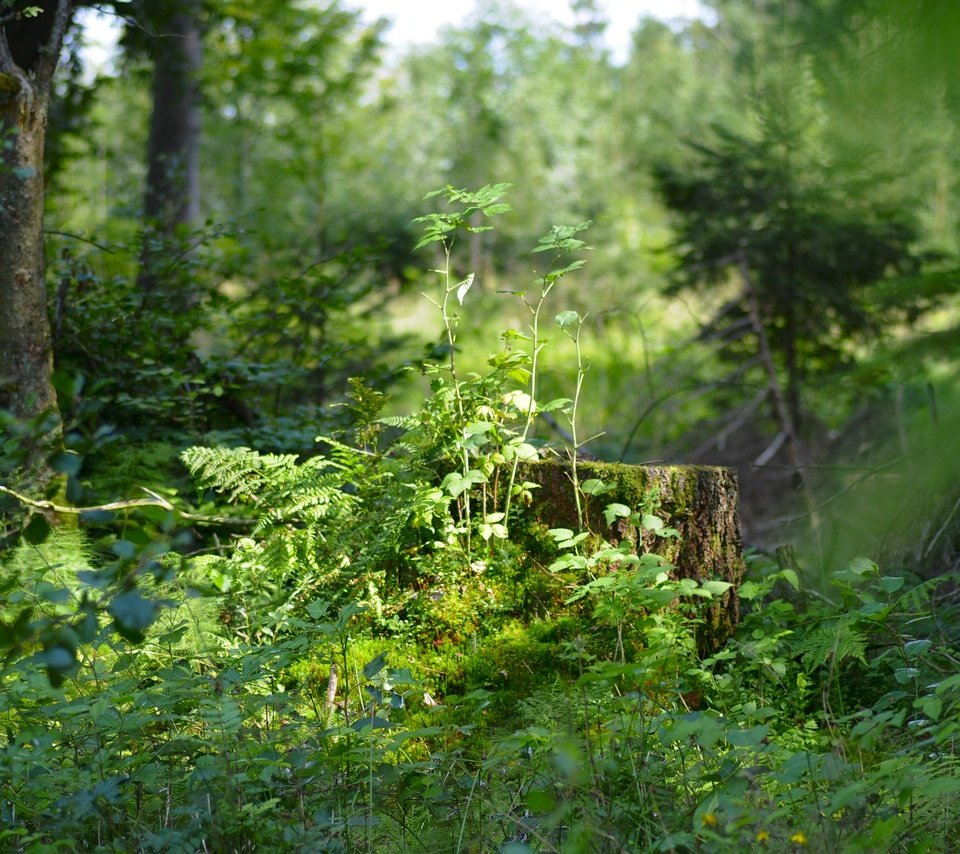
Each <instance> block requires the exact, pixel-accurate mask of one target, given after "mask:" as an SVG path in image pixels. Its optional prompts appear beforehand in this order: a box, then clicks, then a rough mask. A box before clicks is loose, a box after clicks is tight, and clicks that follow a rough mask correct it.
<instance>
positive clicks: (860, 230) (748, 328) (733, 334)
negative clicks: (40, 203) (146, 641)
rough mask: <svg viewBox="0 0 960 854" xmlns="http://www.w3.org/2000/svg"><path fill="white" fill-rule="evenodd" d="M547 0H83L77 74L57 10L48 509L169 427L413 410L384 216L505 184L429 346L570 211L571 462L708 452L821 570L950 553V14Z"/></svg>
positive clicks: (753, 510)
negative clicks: (693, 15)
mask: <svg viewBox="0 0 960 854" xmlns="http://www.w3.org/2000/svg"><path fill="white" fill-rule="evenodd" d="M572 5H573V10H574V12H575V17H576V24H575V25H574V26H563V25H560V24H558V23H556V22H555V21H553V20H551V19H547V20H544V19H542V17H537V16H535V15H532V14H528V13H526V12H525V11H524V8H523V4H516V3H510V2H496V3H485V4H482V5H481V6H478V8H477V10H476V11H475V12H474V13H473V14H472V15H471V16H470V17H469V18H468V19H467V21H466V22H465V23H464V24H463V25H461V26H456V27H448V28H445V29H442V30H441V35H440V37H439V40H438V41H437V42H436V43H429V44H424V45H416V46H409V47H406V48H397V47H395V46H394V47H393V48H391V49H389V50H388V49H387V47H386V42H385V34H386V32H387V29H388V27H389V26H390V24H389V22H388V21H386V20H379V21H376V22H374V23H369V22H367V21H366V19H365V17H364V16H363V15H362V14H361V10H359V9H357V8H355V7H354V6H352V5H351V4H349V3H320V2H316V3H307V2H290V0H269V2H265V3H258V4H248V3H229V2H206V3H203V2H199V0H178V2H172V0H170V2H163V3H141V4H138V3H136V2H131V3H119V2H118V3H116V4H95V6H96V9H98V10H99V11H98V12H96V14H99V15H103V14H115V15H117V16H119V18H118V19H117V20H118V25H119V26H121V27H122V37H121V39H120V43H119V48H118V51H117V53H116V55H114V56H113V57H111V58H110V61H109V64H108V65H107V66H106V67H101V68H99V69H98V68H94V67H91V65H90V63H89V62H88V61H85V57H87V59H89V54H87V53H85V51H84V47H83V45H84V32H85V27H89V26H90V22H91V20H92V18H91V15H93V14H94V10H90V9H87V10H84V9H81V10H80V11H79V13H78V15H77V19H76V20H77V23H76V25H75V26H74V27H73V28H71V30H70V32H69V34H68V37H67V43H66V48H65V50H66V54H67V60H66V61H65V62H64V63H63V64H62V66H61V69H60V71H59V73H58V76H57V79H56V84H55V93H54V100H53V104H52V106H51V116H50V123H49V129H48V139H47V150H46V166H45V168H46V191H47V199H46V229H47V231H46V246H47V249H46V254H47V259H48V272H47V279H48V284H49V296H50V315H51V317H52V318H53V335H54V351H55V358H56V374H55V377H56V383H57V388H58V391H59V394H60V397H59V399H60V406H61V408H62V410H63V413H64V419H65V424H66V436H67V445H68V447H69V448H70V449H72V451H73V452H75V454H76V456H77V457H78V458H79V460H82V466H81V467H76V466H74V467H75V468H76V472H75V474H76V476H75V477H72V478H71V481H70V488H71V490H72V493H71V496H70V497H71V498H72V499H73V500H75V501H83V502H87V503H89V502H92V501H96V500H101V499H106V498H109V497H110V490H111V480H110V478H107V479H106V480H103V479H102V478H100V479H98V478H97V477H96V476H95V473H96V472H98V471H99V472H102V473H108V472H117V471H118V467H119V466H121V465H122V466H123V467H126V469H127V470H126V471H125V473H124V475H123V477H124V478H130V479H132V480H133V481H136V482H140V480H145V482H147V483H153V484H154V485H155V486H156V485H158V483H159V481H161V480H163V479H165V478H168V477H169V472H168V471H167V470H166V465H167V463H170V462H172V461H173V460H174V459H175V457H176V454H177V452H178V450H179V449H181V448H182V447H184V446H186V445H189V444H195V443H210V444H215V443H223V444H243V445H250V446H253V447H257V448H261V449H264V450H277V451H281V450H283V451H292V452H296V453H304V452H306V451H308V449H309V448H310V447H311V443H312V439H313V437H314V436H315V435H316V434H317V433H318V431H319V432H322V431H323V430H324V429H327V427H328V426H329V425H331V424H333V425H335V424H338V423H340V422H342V421H343V419H344V418H345V417H346V410H345V409H344V407H343V403H344V400H345V393H346V392H347V391H348V388H349V387H348V385H347V382H346V381H347V378H348V377H351V376H361V377H363V378H364V379H365V380H366V381H367V382H370V383H373V384H374V385H376V386H377V387H378V388H380V389H382V390H383V391H385V392H388V393H389V394H390V397H391V403H390V405H389V407H390V411H395V412H403V411H407V410H409V408H410V406H411V405H412V402H413V401H415V400H416V399H418V397H419V395H420V394H421V393H422V389H423V383H422V382H421V380H420V379H419V374H418V372H417V371H416V369H415V368H416V366H417V364H418V360H421V359H422V358H423V357H424V356H425V354H428V353H429V352H430V351H431V350H435V348H436V346H437V342H438V341H440V339H441V333H442V330H441V329H440V328H439V325H438V324H437V323H436V322H435V321H433V320H432V319H431V316H432V315H431V311H432V309H431V307H430V306H429V304H427V303H426V301H425V300H424V299H423V297H422V296H421V291H423V290H424V289H426V288H428V287H429V282H430V281H431V277H432V276H433V275H434V274H433V273H431V272H430V270H431V268H432V267H434V266H436V263H435V262H436V259H434V258H431V257H430V256H429V253H424V252H419V253H416V252H414V251H413V250H412V247H413V246H414V245H415V243H416V241H417V233H418V226H415V225H414V224H412V222H411V221H412V220H413V219H414V218H415V217H416V216H418V215H420V214H422V213H423V212H424V211H425V210H427V209H429V204H430V203H429V202H423V201H421V200H422V199H423V197H424V194H425V193H426V192H427V191H429V190H431V189H435V188H438V187H442V186H444V185H447V184H449V185H453V186H455V187H467V188H479V187H480V186H482V185H485V184H491V183H498V182H510V183H512V185H513V186H512V188H511V190H510V191H509V195H508V201H509V202H510V204H511V205H512V208H513V209H512V211H511V212H510V213H509V214H508V215H506V216H505V217H504V218H503V219H502V220H501V222H500V224H499V226H498V229H497V230H496V231H495V232H486V233H476V234H473V235H471V238H470V240H469V241H465V242H462V243H461V244H460V245H458V246H457V247H456V248H455V255H454V263H455V268H456V270H457V271H458V273H459V274H462V275H464V276H465V275H466V274H467V273H470V272H474V273H476V276H477V283H478V286H477V288H476V289H475V291H474V292H472V293H471V297H470V301H471V302H470V304H469V306H468V307H469V313H468V318H469V319H468V321H467V322H465V323H464V324H463V326H462V327H461V330H460V337H459V346H460V348H461V351H462V352H461V355H460V358H461V364H464V365H466V366H467V367H468V368H469V369H479V368H481V367H482V365H483V364H484V362H485V360H486V358H487V357H488V356H489V354H490V353H491V352H492V351H493V349H495V346H496V338H497V335H498V334H500V333H502V332H503V331H504V330H506V329H510V328H519V327H520V326H521V325H522V323H523V322H524V319H523V317H522V316H521V315H519V313H518V312H517V310H516V307H515V306H516V303H509V302H508V301H505V300H504V299H503V297H502V296H499V295H498V294H497V292H498V291H502V290H511V289H519V288H522V287H525V286H526V283H527V282H528V281H529V280H530V279H531V278H532V276H533V274H534V271H535V270H536V266H537V265H536V260H537V259H536V256H533V255H531V254H530V250H531V249H532V248H533V247H535V246H536V240H537V237H538V236H539V235H541V234H543V233H545V232H546V231H547V230H548V229H549V227H550V226H551V225H554V224H575V223H579V222H581V221H584V220H592V221H593V225H592V228H591V229H590V231H589V233H588V242H589V244H590V246H591V251H590V252H589V255H588V258H589V261H588V264H587V266H586V267H585V268H584V270H582V271H581V272H580V273H579V274H578V278H577V280H576V284H575V285H574V286H573V287H572V289H571V290H569V291H567V292H565V293H564V296H563V298H562V300H560V302H562V305H559V303H558V307H562V308H572V309H575V310H577V311H579V312H580V313H581V314H582V315H587V322H586V327H585V330H584V341H583V345H584V349H585V352H586V354H587V356H588V360H589V364H590V370H589V375H588V378H587V381H586V383H585V386H584V395H585V406H584V407H583V409H582V413H583V415H582V417H583V418H584V421H585V424H584V431H583V435H593V434H598V438H597V439H596V440H595V441H593V442H592V443H591V444H590V445H589V447H588V448H587V450H588V451H590V452H592V453H593V454H594V455H595V456H597V457H599V458H601V459H604V460H611V461H612V460H624V461H628V462H642V461H655V460H656V461H667V462H701V463H709V464H723V465H735V466H737V467H738V470H739V473H740V477H741V484H742V489H743V507H742V515H743V521H744V529H745V540H746V542H747V543H748V544H751V545H756V546H760V547H764V548H772V547H775V546H778V545H781V544H782V543H783V542H785V541H787V540H790V539H791V538H793V539H798V538H799V539H802V536H801V534H800V533H799V531H791V529H790V527H789V524H791V523H808V522H810V521H811V519H812V520H813V522H814V525H813V531H812V532H813V538H812V539H809V540H805V542H807V544H808V545H811V551H810V559H811V560H813V561H814V562H815V563H816V564H817V565H826V564H827V563H829V562H830V561H832V560H834V559H836V558H837V557H838V556H840V557H843V556H849V555H851V554H855V553H858V552H861V551H868V552H869V553H870V554H873V555H880V556H882V555H886V554H889V555H895V557H896V559H897V560H898V561H901V560H902V561H906V562H907V563H909V564H911V565H912V566H913V568H917V569H920V568H921V566H922V565H926V564H929V566H926V571H928V572H929V571H941V570H943V569H946V568H948V566H949V567H955V566H956V554H957V552H956V537H955V532H956V527H955V526H954V524H953V523H954V522H956V521H957V519H956V518H955V514H954V512H953V511H954V509H955V505H954V502H955V500H956V497H957V488H956V478H955V470H954V466H953V465H952V461H953V460H954V459H955V458H956V453H957V450H956V445H955V440H954V438H953V434H954V427H955V418H954V415H953V413H954V411H955V403H956V356H957V354H958V353H960V349H958V347H957V343H958V334H960V330H958V327H957V320H958V318H957V291H958V279H957V276H956V274H955V271H956V264H957V250H958V248H960V247H958V236H960V221H958V217H960V211H958V206H957V203H956V193H955V191H956V185H957V180H958V175H960V172H958V168H960V163H958V158H960V155H958V153H957V152H958V151H960V147H958V145H957V122H958V118H960V116H958V109H960V104H958V100H957V92H958V88H957V83H958V81H957V79H956V74H957V70H956V68H955V63H953V61H952V59H951V56H952V50H953V48H952V45H953V44H954V42H953V41H952V39H953V37H954V36H955V35H957V34H958V31H960V16H958V14H957V13H956V11H955V10H954V9H953V6H952V4H950V3H948V2H919V0H918V2H895V0H890V2H883V0H853V1H852V0H815V1H814V0H803V2H801V0H790V2H779V0H778V2H761V0H749V2H748V0H721V1H720V2H716V3H714V4H712V5H711V7H710V14H709V16H707V17H706V18H705V19H698V20H689V21H672V22H670V23H664V22H662V21H660V20H656V19H643V20H640V21H639V22H638V24H637V28H636V30H635V31H634V32H633V33H632V36H631V38H630V43H629V51H628V52H627V53H626V55H625V56H617V57H614V56H613V55H612V53H611V51H610V50H609V49H608V48H607V47H606V46H605V45H606V42H605V41H604V32H605V30H606V28H607V26H608V24H607V22H606V21H605V20H604V17H603V12H602V9H601V8H600V7H599V6H598V5H597V4H595V3H593V2H589V0H578V2H575V3H573V4H572ZM558 337H562V336H558ZM571 356H572V348H571V347H569V346H567V345H565V344H564V343H562V342H558V343H557V344H556V348H555V349H553V350H552V352H551V354H550V356H549V358H548V360H547V364H546V368H545V371H546V373H545V381H546V383H547V386H548V388H549V392H550V393H551V394H557V395H558V394H563V395H567V394H568V393H569V392H570V389H571V387H572V385H573V383H574V382H575V371H576V368H575V364H574V363H573V361H572V358H571ZM540 429H541V432H542V434H543V436H544V437H545V438H550V436H551V432H552V428H551V425H550V424H549V423H543V424H541V425H540ZM554 438H559V436H557V435H556V434H554ZM137 466H140V467H142V469H141V470H139V471H132V470H130V469H131V468H135V467H137ZM151 467H153V468H151ZM94 482H96V483H98V486H97V488H96V490H94V491H96V492H97V493H98V494H96V495H92V494H89V493H90V491H91V489H92V484H93V483H94ZM127 482H129V480H128V481H127ZM785 524H786V526H785ZM945 524H947V529H949V532H950V533H949V535H947V533H948V531H947V529H944V527H943V526H944V525H945ZM801 527H802V528H803V530H804V531H807V532H809V531H810V526H809V525H806V524H803V525H802V526H801Z"/></svg>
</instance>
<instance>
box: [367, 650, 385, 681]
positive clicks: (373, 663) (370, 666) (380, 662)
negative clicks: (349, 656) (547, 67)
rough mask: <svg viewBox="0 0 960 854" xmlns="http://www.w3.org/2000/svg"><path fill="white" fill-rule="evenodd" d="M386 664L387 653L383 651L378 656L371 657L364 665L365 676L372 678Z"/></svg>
mask: <svg viewBox="0 0 960 854" xmlns="http://www.w3.org/2000/svg"><path fill="white" fill-rule="evenodd" d="M386 666H387V659H386V654H385V653H382V652H381V653H380V654H379V655H378V656H376V658H373V659H371V660H370V661H368V662H367V663H366V664H365V665H364V666H363V671H362V672H363V678H364V679H372V678H373V677H374V676H376V675H377V674H378V673H379V672H380V671H381V670H383V668H384V667H386Z"/></svg>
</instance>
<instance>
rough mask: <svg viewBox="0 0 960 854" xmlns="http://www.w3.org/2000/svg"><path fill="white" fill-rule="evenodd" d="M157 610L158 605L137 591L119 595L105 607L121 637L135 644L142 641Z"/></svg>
mask: <svg viewBox="0 0 960 854" xmlns="http://www.w3.org/2000/svg"><path fill="white" fill-rule="evenodd" d="M158 610H159V605H158V603H157V602H155V601H154V600H152V599H145V598H144V597H143V595H141V593H140V591H139V590H131V591H129V592H128V593H121V594H120V595H119V596H116V597H114V599H113V601H112V602H110V604H109V605H108V606H107V613H108V614H109V615H110V616H111V617H113V620H114V623H115V625H116V629H117V631H118V632H119V634H120V635H121V637H124V638H126V639H127V640H130V641H135V642H136V641H140V640H142V639H143V636H144V633H145V632H146V630H147V629H148V628H149V627H150V625H151V624H152V623H153V621H154V620H155V619H156V616H157V611H158Z"/></svg>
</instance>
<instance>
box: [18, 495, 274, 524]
mask: <svg viewBox="0 0 960 854" xmlns="http://www.w3.org/2000/svg"><path fill="white" fill-rule="evenodd" d="M140 488H141V489H142V490H143V491H144V492H146V493H147V495H149V496H150V497H149V498H132V499H130V500H128V501H111V502H109V503H108V504H97V505H94V506H92V507H67V506H64V505H62V504H55V503H54V502H52V501H37V500H36V499H33V498H30V497H28V496H26V495H22V494H21V493H19V492H15V491H14V490H12V489H10V488H9V487H6V486H2V485H0V495H9V496H10V497H11V498H14V499H16V500H17V501H19V502H20V503H21V504H25V505H27V506H28V507H35V508H36V509H37V510H51V511H53V512H54V513H62V514H66V515H69V516H82V515H83V514H84V513H109V512H113V511H114V510H130V509H132V508H134V507H161V508H162V509H164V510H169V511H171V512H173V513H176V514H177V515H178V516H180V518H181V519H185V520H186V521H188V522H197V523H200V524H206V525H252V524H254V523H255V522H256V519H237V518H234V517H231V516H204V515H200V514H196V513H185V512H183V511H182V510H180V509H178V508H177V507H175V506H174V505H173V504H171V503H170V502H169V501H167V499H166V498H164V497H163V496H161V495H157V493H155V492H153V491H151V490H149V489H147V488H146V487H143V486H141V487H140Z"/></svg>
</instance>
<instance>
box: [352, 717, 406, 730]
mask: <svg viewBox="0 0 960 854" xmlns="http://www.w3.org/2000/svg"><path fill="white" fill-rule="evenodd" d="M396 726H397V725H396V724H395V723H391V722H390V721H388V720H387V719H386V718H381V717H379V716H377V715H373V716H372V717H369V718H360V720H358V721H354V722H353V723H352V724H351V725H350V728H351V729H355V730H356V731H357V732H363V731H364V730H368V729H394V728H395V727H396Z"/></svg>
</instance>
